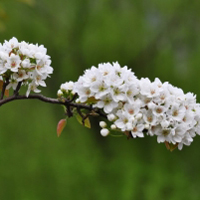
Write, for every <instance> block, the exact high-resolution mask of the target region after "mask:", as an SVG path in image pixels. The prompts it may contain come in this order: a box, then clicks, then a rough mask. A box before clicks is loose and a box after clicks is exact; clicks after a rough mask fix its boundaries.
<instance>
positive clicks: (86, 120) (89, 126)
mask: <svg viewBox="0 0 200 200" xmlns="http://www.w3.org/2000/svg"><path fill="white" fill-rule="evenodd" d="M84 126H85V127H87V128H91V124H90V119H89V117H87V118H86V119H85V120H84Z"/></svg>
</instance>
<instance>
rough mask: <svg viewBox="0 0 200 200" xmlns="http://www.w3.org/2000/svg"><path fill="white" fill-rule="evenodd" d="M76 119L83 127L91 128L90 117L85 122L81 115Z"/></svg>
mask: <svg viewBox="0 0 200 200" xmlns="http://www.w3.org/2000/svg"><path fill="white" fill-rule="evenodd" d="M76 119H77V121H78V122H79V123H80V124H81V125H83V126H85V127H87V128H91V124H90V119H89V118H88V117H87V118H86V119H84V121H83V118H82V117H81V116H80V115H79V114H77V115H76Z"/></svg>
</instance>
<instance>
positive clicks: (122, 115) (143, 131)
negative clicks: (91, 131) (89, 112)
mask: <svg viewBox="0 0 200 200" xmlns="http://www.w3.org/2000/svg"><path fill="white" fill-rule="evenodd" d="M68 91H72V93H73V94H75V93H77V94H78V99H77V100H76V101H77V102H81V103H90V104H91V103H92V105H93V107H96V108H100V109H103V111H104V112H105V113H106V115H107V119H108V120H109V121H110V122H111V126H110V128H107V124H106V123H105V122H102V121H101V122H100V126H101V128H102V130H101V134H102V135H103V136H106V135H108V134H109V129H116V130H120V131H122V132H124V133H130V135H131V136H132V137H133V138H135V137H144V135H150V136H154V135H155V136H157V141H158V143H163V142H165V143H166V142H167V143H168V144H172V145H174V146H175V145H178V148H179V149H180V150H181V149H182V147H183V145H190V144H191V142H192V141H193V138H194V137H195V135H196V134H200V105H199V104H197V103H196V96H194V95H193V94H192V93H187V94H184V92H183V91H182V89H180V88H177V87H174V86H172V85H171V84H169V83H168V82H164V83H162V82H161V81H160V80H159V79H158V78H156V79H155V80H154V81H153V82H151V81H150V80H149V79H148V78H142V79H140V80H139V79H137V77H136V76H135V75H134V73H133V72H131V70H130V69H127V67H126V66H125V67H120V65H119V64H118V63H113V65H112V64H110V63H105V64H99V65H98V68H96V67H92V68H91V69H88V70H86V71H85V73H84V75H83V76H80V77H79V79H78V81H77V82H75V83H73V82H67V83H65V84H62V85H61V88H60V90H59V91H58V95H59V96H62V93H63V92H66V93H67V92H68Z"/></svg>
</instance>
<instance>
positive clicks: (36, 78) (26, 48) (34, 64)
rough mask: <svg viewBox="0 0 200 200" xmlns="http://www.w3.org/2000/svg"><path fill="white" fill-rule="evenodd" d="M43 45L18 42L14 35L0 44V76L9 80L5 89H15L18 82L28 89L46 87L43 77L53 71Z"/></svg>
mask: <svg viewBox="0 0 200 200" xmlns="http://www.w3.org/2000/svg"><path fill="white" fill-rule="evenodd" d="M46 53H47V49H46V48H45V47H44V46H43V45H38V44H36V45H34V44H29V43H26V42H24V41H22V42H19V41H18V40H17V39H16V38H15V37H13V38H12V39H10V40H9V41H6V40H5V42H4V43H3V44H0V77H1V78H2V77H4V78H6V79H7V80H8V81H9V84H8V85H7V87H6V89H9V88H13V89H15V88H16V87H17V85H18V84H19V83H20V84H21V85H25V86H28V89H27V92H26V95H29V93H30V91H34V92H39V91H40V90H39V89H37V87H38V86H42V87H46V83H45V79H46V78H47V77H50V74H52V73H53V68H52V67H51V66H50V65H51V60H50V56H48V55H47V54H46Z"/></svg>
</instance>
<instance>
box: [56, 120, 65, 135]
mask: <svg viewBox="0 0 200 200" xmlns="http://www.w3.org/2000/svg"><path fill="white" fill-rule="evenodd" d="M66 123H67V121H66V119H61V120H60V121H59V122H58V125H57V136H58V137H59V136H60V135H61V133H62V131H63V129H64V128H65V126H66Z"/></svg>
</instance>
